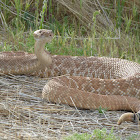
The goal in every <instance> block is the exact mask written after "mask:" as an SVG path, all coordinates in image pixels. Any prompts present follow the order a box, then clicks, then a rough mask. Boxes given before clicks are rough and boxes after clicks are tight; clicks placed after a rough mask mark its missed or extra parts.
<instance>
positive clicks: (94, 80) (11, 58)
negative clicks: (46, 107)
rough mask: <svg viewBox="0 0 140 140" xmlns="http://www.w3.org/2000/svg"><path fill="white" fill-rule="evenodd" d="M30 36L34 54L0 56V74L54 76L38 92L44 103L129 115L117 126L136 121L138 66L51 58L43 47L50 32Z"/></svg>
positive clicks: (115, 61) (92, 59) (114, 61)
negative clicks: (119, 111) (33, 39)
mask: <svg viewBox="0 0 140 140" xmlns="http://www.w3.org/2000/svg"><path fill="white" fill-rule="evenodd" d="M34 37H35V39H36V43H35V54H28V53H25V52H1V53H0V74H1V73H4V74H9V73H12V74H31V75H37V76H41V77H55V78H52V79H51V80H49V81H48V82H47V84H46V85H45V86H44V88H43V91H42V96H43V98H45V99H47V100H48V101H50V102H54V103H61V104H68V105H70V106H76V107H77V108H83V109H98V108H99V107H100V106H101V107H102V108H107V109H108V110H128V111H132V112H133V113H125V114H123V115H122V116H121V117H120V118H119V121H118V124H121V123H122V122H123V121H136V120H137V121H138V120H140V115H139V112H140V100H139V99H140V64H137V63H135V62H131V61H128V60H122V59H118V58H107V57H83V56H57V55H54V56H51V55H50V54H49V53H48V52H47V51H45V50H44V46H45V44H46V43H48V42H50V41H51V39H52V37H53V33H52V31H51V30H45V29H41V30H37V31H35V32H34ZM67 74H69V75H67ZM122 95H123V96H122ZM134 112H136V114H135V113H134Z"/></svg>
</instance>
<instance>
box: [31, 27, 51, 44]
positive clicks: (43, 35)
mask: <svg viewBox="0 0 140 140" xmlns="http://www.w3.org/2000/svg"><path fill="white" fill-rule="evenodd" d="M33 35H34V38H35V40H38V41H39V40H40V41H43V42H46V43H48V42H50V41H51V40H52V38H53V32H52V30H47V29H39V30H36V31H35V32H34V34H33Z"/></svg>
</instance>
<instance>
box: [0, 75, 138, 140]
mask: <svg viewBox="0 0 140 140" xmlns="http://www.w3.org/2000/svg"><path fill="white" fill-rule="evenodd" d="M47 80H48V79H42V78H38V77H31V76H13V75H9V76H7V75H3V76H0V139H11V140H13V139H41V140H46V139H49V140H57V139H59V140H60V139H63V138H64V137H65V136H69V135H71V134H73V133H89V134H90V133H93V130H94V129H96V128H99V129H102V128H106V129H107V132H108V133H109V132H110V130H111V128H112V127H113V128H114V129H113V132H114V134H115V135H116V136H119V137H120V138H121V139H125V138H127V137H128V136H131V135H134V134H137V135H140V133H139V131H140V127H139V126H138V125H137V124H135V123H129V122H125V123H123V124H122V125H120V126H118V125H117V124H116V123H117V120H118V118H119V117H120V116H121V114H123V113H124V111H104V112H103V113H99V111H98V110H78V109H77V108H74V107H70V106H67V105H58V104H53V103H48V102H47V101H44V100H43V99H42V98H41V91H42V88H43V86H44V85H45V84H46V82H47Z"/></svg>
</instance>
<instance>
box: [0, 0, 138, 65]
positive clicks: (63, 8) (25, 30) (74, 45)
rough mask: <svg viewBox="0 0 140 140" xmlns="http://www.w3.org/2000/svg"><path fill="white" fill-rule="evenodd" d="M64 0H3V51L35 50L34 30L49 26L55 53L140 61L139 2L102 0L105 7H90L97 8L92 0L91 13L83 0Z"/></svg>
mask: <svg viewBox="0 0 140 140" xmlns="http://www.w3.org/2000/svg"><path fill="white" fill-rule="evenodd" d="M64 1H65V3H64ZM64 1H55V0H48V1H46V0H41V1H39V0H35V1H34V2H32V1H31V0H27V1H25V2H21V1H20V0H11V1H8V0H3V1H1V2H0V4H1V7H0V9H1V16H0V17H1V18H0V19H1V20H0V25H1V27H2V28H1V31H2V32H4V34H3V33H2V32H0V38H2V40H0V42H1V43H0V51H11V50H13V51H17V50H23V51H28V52H33V45H34V39H33V35H32V33H33V31H34V30H36V29H38V28H48V29H52V30H53V31H54V34H55V38H54V40H53V42H52V43H51V44H48V45H47V48H48V50H49V51H50V52H51V53H52V54H59V55H83V56H91V55H93V56H107V57H119V58H122V59H128V60H131V61H136V62H138V63H140V55H139V54H140V43H139V36H140V34H139V33H140V28H139V26H140V24H139V18H140V17H139V9H138V7H139V5H140V3H139V1H136V2H135V3H134V2H133V1H132V2H131V3H128V2H127V1H124V0H123V1H120V0H119V1H117V2H116V3H115V2H112V1H102V0H101V1H100V3H99V5H100V6H101V5H103V6H105V7H106V10H105V9H103V10H102V8H100V9H99V8H98V10H91V9H95V8H96V6H95V5H94V2H93V5H88V7H89V8H88V10H90V11H91V12H90V11H87V10H86V8H87V7H86V6H87V4H86V1H84V0H82V1H81V0H80V1H67V0H64ZM88 1H89V2H90V0H88ZM109 2H110V3H109ZM129 8H130V9H129ZM96 9H97V8H96ZM128 9H129V11H128ZM86 12H88V14H89V16H86V14H87V13H86ZM105 12H106V13H107V14H108V15H110V16H108V17H107V16H106V15H107V14H106V13H105ZM101 18H102V20H101ZM107 21H108V23H107ZM119 29H120V31H121V32H120V34H119ZM57 36H59V37H57ZM119 36H120V38H119ZM75 38H76V39H75Z"/></svg>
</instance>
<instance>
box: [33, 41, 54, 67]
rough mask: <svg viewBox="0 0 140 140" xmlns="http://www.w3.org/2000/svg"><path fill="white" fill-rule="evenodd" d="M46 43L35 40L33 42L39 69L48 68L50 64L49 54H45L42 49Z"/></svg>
mask: <svg viewBox="0 0 140 140" xmlns="http://www.w3.org/2000/svg"><path fill="white" fill-rule="evenodd" d="M45 44H46V42H44V41H40V40H36V42H35V47H34V51H35V55H36V57H37V59H38V61H39V64H40V67H43V68H44V67H48V66H50V65H51V64H52V58H51V55H50V54H49V52H47V51H46V50H45V49H44V47H45Z"/></svg>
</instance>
